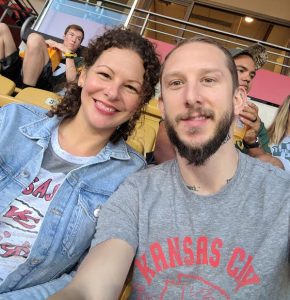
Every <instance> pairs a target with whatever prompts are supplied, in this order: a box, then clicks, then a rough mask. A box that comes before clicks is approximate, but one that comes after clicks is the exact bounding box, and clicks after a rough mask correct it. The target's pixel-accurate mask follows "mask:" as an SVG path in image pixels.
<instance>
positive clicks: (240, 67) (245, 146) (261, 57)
mask: <svg viewBox="0 0 290 300" xmlns="http://www.w3.org/2000/svg"><path fill="white" fill-rule="evenodd" d="M230 53H231V55H232V57H233V58H234V61H235V64H236V67H237V71H238V78H239V85H240V86H241V87H243V88H244V89H245V90H246V92H247V93H249V92H250V90H251V87H252V84H253V79H254V78H255V76H256V71H257V70H259V69H261V68H262V66H263V65H264V64H265V63H266V61H267V52H266V49H265V47H263V46H262V45H259V44H254V45H252V46H249V47H248V48H246V49H237V48H236V49H231V50H230ZM239 117H240V120H241V121H242V123H244V125H246V126H248V127H247V128H248V129H247V131H246V134H245V136H244V138H243V140H238V141H236V146H237V147H238V148H239V149H240V150H242V151H243V152H245V153H248V154H249V155H251V156H253V157H256V158H259V159H261V160H263V161H266V162H269V163H272V164H273V165H274V166H277V167H280V168H282V169H284V167H283V164H282V162H281V161H280V160H279V159H277V158H275V157H273V156H272V155H271V150H270V148H269V146H268V144H269V137H268V134H267V130H266V128H265V125H264V123H263V122H262V121H261V119H260V117H259V115H258V108H257V106H256V105H255V104H254V103H252V102H247V105H245V107H244V109H243V110H242V111H241V113H240V116H239Z"/></svg>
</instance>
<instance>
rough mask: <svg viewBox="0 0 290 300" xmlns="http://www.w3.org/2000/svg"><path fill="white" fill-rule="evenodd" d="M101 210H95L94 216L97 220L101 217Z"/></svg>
mask: <svg viewBox="0 0 290 300" xmlns="http://www.w3.org/2000/svg"><path fill="white" fill-rule="evenodd" d="M100 210H101V209H100V208H96V209H95V210H94V216H95V217H96V218H97V217H98V216H99V213H100Z"/></svg>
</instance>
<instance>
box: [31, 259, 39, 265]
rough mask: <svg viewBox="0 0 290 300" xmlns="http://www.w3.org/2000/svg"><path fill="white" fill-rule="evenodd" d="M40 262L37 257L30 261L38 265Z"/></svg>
mask: <svg viewBox="0 0 290 300" xmlns="http://www.w3.org/2000/svg"><path fill="white" fill-rule="evenodd" d="M39 263H40V260H39V259H36V258H33V259H32V260H31V262H30V264H31V265H37V264H39Z"/></svg>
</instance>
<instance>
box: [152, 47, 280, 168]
mask: <svg viewBox="0 0 290 300" xmlns="http://www.w3.org/2000/svg"><path fill="white" fill-rule="evenodd" d="M230 53H231V55H232V57H233V58H234V61H235V64H236V68H237V71H238V79H239V85H240V87H242V88H244V89H245V90H246V92H247V93H249V91H250V89H251V87H252V83H253V79H254V78H255V76H256V70H258V69H260V68H261V67H262V66H263V65H264V64H265V62H266V58H267V55H266V49H265V48H264V47H263V46H261V45H257V44H255V45H253V46H250V47H248V48H246V49H231V50H230ZM239 117H240V119H241V121H242V122H243V123H244V124H245V125H247V126H248V128H247V131H246V134H245V136H244V139H243V140H240V141H237V142H236V147H237V148H239V149H240V150H241V151H242V152H244V153H247V154H249V155H251V156H253V157H256V158H259V159H261V160H263V161H266V162H269V163H272V164H273V165H275V166H277V167H280V168H283V165H282V163H281V161H280V160H278V159H276V158H274V157H273V156H272V155H271V150H270V148H269V146H268V143H269V138H268V135H267V130H266V128H265V126H264V123H263V122H262V121H261V119H260V117H259V115H258V107H257V106H256V105H255V104H254V103H252V102H250V101H248V102H247V103H246V105H245V106H244V108H243V110H242V111H241V112H240V114H239ZM148 157H150V161H149V162H154V163H156V164H159V163H161V162H164V161H166V160H168V159H172V158H174V157H175V151H174V149H173V146H172V145H171V144H170V141H169V139H168V136H167V133H166V129H165V126H164V123H163V122H161V123H160V126H159V130H158V134H157V139H156V144H155V149H154V153H153V156H152V155H148Z"/></svg>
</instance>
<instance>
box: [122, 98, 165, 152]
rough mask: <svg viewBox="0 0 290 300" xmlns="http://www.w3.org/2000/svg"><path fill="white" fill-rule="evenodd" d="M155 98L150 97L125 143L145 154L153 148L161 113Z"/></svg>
mask: <svg viewBox="0 0 290 300" xmlns="http://www.w3.org/2000/svg"><path fill="white" fill-rule="evenodd" d="M157 103H158V101H157V99H152V100H151V101H150V102H149V103H148V105H147V107H146V109H145V111H144V113H142V115H141V117H140V119H139V120H138V122H137V124H136V127H135V130H134V131H133V133H132V134H131V135H130V136H129V137H128V140H127V143H128V144H129V145H130V146H131V147H132V148H134V149H135V150H136V151H138V152H139V153H141V154H142V155H144V156H146V153H148V152H151V151H153V150H154V147H155V140H156V136H157V131H158V128H159V122H160V120H161V114H160V111H159V108H158V106H157Z"/></svg>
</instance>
